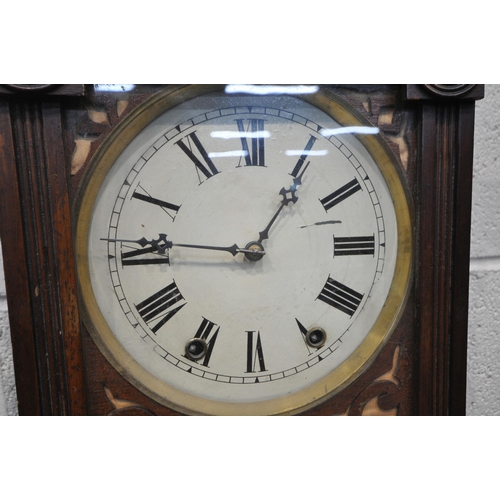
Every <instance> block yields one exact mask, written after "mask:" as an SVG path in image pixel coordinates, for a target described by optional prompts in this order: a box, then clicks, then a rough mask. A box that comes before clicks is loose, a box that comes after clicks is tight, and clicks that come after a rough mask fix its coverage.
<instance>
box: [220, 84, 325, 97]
mask: <svg viewBox="0 0 500 500" xmlns="http://www.w3.org/2000/svg"><path fill="white" fill-rule="evenodd" d="M318 89H319V87H318V86H317V85H248V84H245V85H241V84H231V85H227V86H226V93H227V94H256V95H267V94H293V95H297V94H314V93H315V92H317V91H318Z"/></svg>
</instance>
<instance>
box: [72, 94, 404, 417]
mask: <svg viewBox="0 0 500 500" xmlns="http://www.w3.org/2000/svg"><path fill="white" fill-rule="evenodd" d="M223 88H224V86H222V85H179V86H169V87H167V88H165V90H163V91H160V92H159V93H157V94H155V95H154V96H152V97H151V98H150V99H149V100H147V101H146V102H144V103H143V104H141V105H140V106H139V107H137V108H136V109H135V110H134V111H133V112H132V113H131V114H130V115H129V116H127V117H126V118H125V119H124V120H123V122H121V123H120V124H119V125H118V126H117V127H116V128H115V129H114V130H113V131H112V132H111V134H110V135H109V137H108V138H107V139H106V140H105V141H104V143H103V144H102V145H101V147H100V148H99V149H98V151H97V152H96V154H95V155H94V157H93V159H92V160H91V164H90V166H89V168H88V170H87V172H86V175H85V176H84V178H83V180H82V183H81V185H80V189H79V191H78V196H77V201H76V204H75V210H76V214H77V224H76V242H75V246H76V257H77V272H78V277H79V286H80V293H81V298H82V305H83V311H82V312H83V320H84V322H85V325H86V326H87V328H88V330H89V332H90V334H91V336H92V338H93V340H94V341H95V343H96V344H97V346H98V347H99V349H100V350H101V352H102V353H103V354H104V355H105V357H106V358H107V359H108V361H109V362H110V363H111V364H112V365H113V366H114V368H115V369H116V370H117V371H118V372H119V373H121V374H122V375H123V377H124V378H125V379H127V380H128V381H129V382H130V383H132V384H133V385H134V386H136V387H137V388H138V389H139V390H141V391H142V392H144V393H145V394H147V395H148V396H150V397H151V398H152V399H154V400H155V401H158V402H159V403H161V404H163V405H165V406H167V407H169V408H172V409H174V410H177V411H180V412H182V413H186V414H192V415H283V414H297V413H299V412H303V411H305V410H306V409H308V408H310V407H313V406H316V405H317V404H319V403H321V402H323V401H324V400H325V399H327V398H330V397H332V395H334V394H336V393H338V392H340V391H341V390H342V389H344V388H345V387H346V386H347V385H348V384H350V383H351V382H352V381H353V380H354V379H356V378H357V377H358V376H359V375H360V374H361V373H362V372H364V371H365V370H366V368H367V367H368V366H369V365H370V364H371V362H372V361H373V360H374V358H375V357H376V356H377V354H378V353H379V352H380V350H381V349H382V347H383V346H384V345H385V343H386V342H387V340H388V339H389V337H390V335H391V334H392V332H393V331H394V329H395V327H396V326H397V323H398V320H399V318H400V317H401V314H402V312H403V309H404V306H405V304H406V300H407V297H408V293H409V289H410V284H411V278H412V260H413V233H412V209H411V203H410V202H409V200H410V197H409V196H408V194H407V192H408V191H407V187H406V180H405V177H404V173H403V171H402V168H401V167H400V165H399V163H398V161H397V160H396V158H395V156H394V154H393V153H392V151H391V150H390V148H389V147H388V146H387V145H386V144H385V142H384V140H383V139H382V138H381V137H380V136H379V135H362V136H358V139H359V140H360V142H361V143H362V144H363V145H364V147H365V148H366V149H367V150H368V152H369V153H370V154H371V156H372V157H373V159H374V160H375V162H376V163H377V165H378V166H379V168H380V170H381V172H382V174H383V176H384V178H385V180H386V183H387V186H388V188H389V191H390V193H391V196H392V199H393V202H394V208H395V212H396V218H397V228H398V229H397V230H398V252H397V259H396V268H395V273H394V279H393V282H392V285H391V288H390V291H389V295H388V298H387V301H386V304H385V306H384V307H383V309H382V311H381V313H380V315H379V317H378V319H377V321H376V322H375V325H374V326H373V328H372V329H371V331H370V332H369V334H368V335H367V337H366V338H365V340H364V341H363V342H362V343H361V345H360V346H359V347H358V349H357V350H356V351H355V352H354V353H353V354H352V355H351V356H350V357H349V358H348V359H347V360H346V361H345V362H344V363H343V364H341V365H340V366H339V367H338V368H337V369H335V370H333V371H332V372H331V373H330V374H328V375H327V376H326V377H324V378H323V379H321V380H319V381H318V382H316V383H314V384H313V385H311V386H309V387H307V388H306V389H303V390H301V391H299V392H297V393H294V394H291V395H288V396H285V397H281V398H277V399H274V400H268V401H260V402H254V403H221V402H217V401H212V400H209V399H203V398H199V397H195V396H192V395H190V394H187V393H184V392H182V391H179V390H177V389H175V388H173V387H171V386H169V385H168V384H165V383H163V382H161V381H159V380H158V379H156V377H154V376H153V375H151V374H150V373H149V372H148V371H147V370H146V369H145V368H143V367H142V366H141V365H139V364H138V363H137V362H136V361H135V360H134V359H133V358H132V357H131V356H130V355H129V354H128V353H127V352H126V351H125V349H124V348H123V347H122V346H121V344H120V343H119V342H118V340H117V339H116V337H115V336H114V335H113V332H112V331H111V329H110V328H109V326H108V324H107V323H106V321H105V319H104V317H103V315H102V313H101V311H100V309H99V306H98V304H97V301H96V299H95V296H94V294H93V291H92V286H91V279H90V273H89V267H88V234H89V229H90V222H91V219H92V216H93V207H94V203H95V200H96V197H97V194H98V191H99V189H100V187H101V185H102V183H103V181H104V179H105V178H106V175H107V173H108V172H109V170H110V168H111V167H112V166H113V164H114V162H115V161H116V160H117V158H118V156H119V155H120V154H121V152H122V151H123V150H124V149H125V147H126V146H127V145H128V144H129V143H130V141H131V140H132V139H133V138H134V137H135V136H136V135H137V134H138V133H139V132H140V131H141V130H142V129H143V128H144V127H146V126H147V125H148V124H149V123H150V122H151V121H152V120H154V119H155V118H157V117H158V116H159V115H161V114H162V113H164V112H166V111H167V110H169V109H171V108H173V107H174V106H176V105H178V104H180V103H182V102H184V101H186V100H189V99H192V98H194V97H196V96H200V95H203V94H206V93H209V92H214V91H220V90H223ZM302 98H303V99H304V100H306V101H308V102H309V103H311V104H313V105H315V106H317V107H318V108H320V109H322V110H323V111H324V112H326V113H327V114H328V115H330V116H331V117H333V118H334V119H335V120H336V121H337V122H339V123H340V124H341V125H342V126H353V125H364V126H366V125H369V126H371V124H370V123H368V122H367V120H366V119H365V118H364V117H362V115H361V114H359V113H358V112H357V111H355V110H353V109H352V107H351V106H349V105H348V104H347V103H346V102H344V101H343V100H342V99H341V98H339V97H338V96H337V95H336V94H334V93H333V92H332V91H331V90H329V89H325V88H320V90H319V91H318V92H317V93H315V94H312V95H307V96H303V97H302Z"/></svg>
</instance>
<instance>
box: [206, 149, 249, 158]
mask: <svg viewBox="0 0 500 500" xmlns="http://www.w3.org/2000/svg"><path fill="white" fill-rule="evenodd" d="M232 156H236V157H240V156H248V151H223V152H220V153H208V157H209V158H228V157H232Z"/></svg>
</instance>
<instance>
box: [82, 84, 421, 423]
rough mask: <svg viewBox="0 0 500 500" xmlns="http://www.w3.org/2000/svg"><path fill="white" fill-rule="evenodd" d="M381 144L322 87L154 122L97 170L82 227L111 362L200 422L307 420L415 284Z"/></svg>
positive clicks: (185, 97) (95, 329)
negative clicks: (200, 416)
mask: <svg viewBox="0 0 500 500" xmlns="http://www.w3.org/2000/svg"><path fill="white" fill-rule="evenodd" d="M181 98H182V99H181ZM377 134H378V130H377V129H376V128H374V127H373V126H371V125H369V124H366V123H363V122H362V121H360V119H358V118H356V117H355V116H354V115H353V114H352V113H351V112H350V111H348V109H347V107H346V105H343V104H341V103H340V102H338V101H337V100H336V99H335V98H334V97H333V95H330V94H328V93H327V92H324V91H318V92H317V93H315V94H314V95H310V96H308V97H307V98H306V99H305V98H299V97H298V96H293V95H289V94H282V95H264V96H262V95H255V94H250V95H246V94H232V93H226V92H224V90H223V89H221V90H217V89H214V88H208V87H198V86H190V87H182V88H176V89H174V90H171V91H167V92H165V93H163V94H160V95H159V96H157V97H156V98H155V99H153V100H152V101H150V102H148V103H146V104H145V105H144V106H143V107H142V108H139V110H138V111H137V112H136V113H135V114H133V115H131V117H130V118H129V119H128V120H126V121H125V122H124V124H123V125H122V126H121V127H119V128H118V129H117V130H116V131H115V133H114V134H113V136H112V137H111V138H110V140H109V141H108V143H107V144H106V145H104V147H103V148H102V149H101V151H100V153H99V154H98V155H97V156H96V159H95V161H94V165H93V167H92V169H91V174H92V175H89V177H88V178H87V181H86V183H85V186H84V188H83V194H82V200H83V201H82V203H81V205H80V218H79V222H78V233H77V246H78V267H79V274H80V281H81V285H82V287H81V288H82V295H83V298H84V302H85V305H86V309H87V313H88V314H87V317H88V319H87V321H88V323H89V324H90V330H91V333H92V335H93V338H94V339H95V340H96V343H97V345H98V346H99V347H100V348H101V350H102V351H103V352H104V354H105V355H106V356H107V357H108V359H109V360H110V361H111V362H112V363H113V365H114V366H115V367H116V368H117V369H119V371H120V372H121V373H122V374H123V375H124V376H125V377H126V378H127V379H128V380H129V381H131V382H132V383H134V384H135V385H136V386H137V387H138V388H140V389H141V390H143V391H144V392H145V393H147V394H148V395H150V396H151V397H153V398H154V399H156V400H158V401H160V402H162V403H163V404H166V405H167V406H170V407H173V408H175V409H179V410H181V411H184V412H187V413H195V414H197V413H208V414H226V415H229V414H276V413H287V412H291V413H293V412H298V411H301V410H303V409H305V408H307V407H309V406H311V405H313V404H316V403H317V402H319V401H321V400H323V399H324V398H325V397H328V396H331V395H332V394H333V393H334V392H335V391H338V390H340V389H341V388H342V387H344V386H345V385H346V384H347V383H348V382H349V381H351V380H352V379H353V378H354V377H355V376H356V375H358V374H359V373H360V372H361V371H362V370H363V369H364V368H366V366H367V365H368V364H369V362H370V361H371V360H372V359H373V357H374V356H375V355H376V353H377V352H378V351H379V350H380V348H381V347H382V346H383V344H384V343H385V341H386V340H387V338H388V336H389V335H390V333H391V331H392V329H393V328H394V326H395V323H396V321H397V317H398V314H399V313H400V311H401V308H402V306H403V303H404V299H405V295H406V290H407V288H408V281H409V275H410V260H411V259H410V256H411V232H410V217H409V210H408V205H407V201H406V197H405V194H404V189H403V186H402V183H401V181H400V178H399V175H398V172H397V166H396V164H395V161H394V160H393V159H392V156H391V155H390V153H388V152H387V149H386V148H385V147H384V146H383V143H382V141H381V140H380V139H379V137H378V135H377Z"/></svg>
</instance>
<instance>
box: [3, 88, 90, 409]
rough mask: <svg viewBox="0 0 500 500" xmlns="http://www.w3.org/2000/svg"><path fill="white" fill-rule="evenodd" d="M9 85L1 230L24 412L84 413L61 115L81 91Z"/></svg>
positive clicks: (5, 94) (5, 108)
mask: <svg viewBox="0 0 500 500" xmlns="http://www.w3.org/2000/svg"><path fill="white" fill-rule="evenodd" d="M3 90H4V91H3V92H2V93H0V130H2V134H3V135H2V139H1V141H0V214H1V217H0V235H1V237H2V241H4V242H5V243H4V245H3V253H4V267H5V280H6V286H7V290H8V306H9V318H10V325H11V337H12V347H13V355H14V360H15V372H16V385H17V389H18V403H19V414H20V415H79V414H85V413H86V402H85V390H84V378H83V356H82V346H81V338H80V326H79V315H78V302H77V288H76V279H75V266H74V253H73V244H72V241H73V239H72V228H71V219H70V205H69V198H68V182H67V172H68V171H69V170H68V168H67V165H66V161H65V152H64V144H63V127H62V119H61V116H62V115H61V99H64V98H65V97H66V96H67V95H74V94H75V93H76V92H75V89H74V88H73V87H70V88H68V89H66V90H67V92H66V93H65V88H64V86H50V87H43V88H39V89H37V88H34V89H27V88H20V89H17V88H15V87H10V88H7V89H3ZM81 90H82V89H81V88H80V91H81ZM15 186H17V189H16V188H15ZM28 305H29V307H28Z"/></svg>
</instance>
